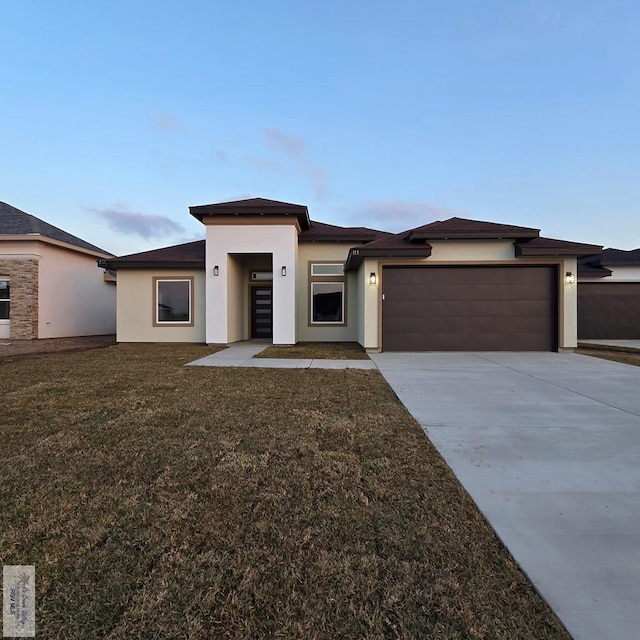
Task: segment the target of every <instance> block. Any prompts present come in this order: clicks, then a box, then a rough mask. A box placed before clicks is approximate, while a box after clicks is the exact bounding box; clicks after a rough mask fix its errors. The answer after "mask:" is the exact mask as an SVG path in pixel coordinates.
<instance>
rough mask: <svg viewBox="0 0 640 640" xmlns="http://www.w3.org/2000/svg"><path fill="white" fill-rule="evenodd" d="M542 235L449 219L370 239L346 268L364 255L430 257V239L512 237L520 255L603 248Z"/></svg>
mask: <svg viewBox="0 0 640 640" xmlns="http://www.w3.org/2000/svg"><path fill="white" fill-rule="evenodd" d="M539 234H540V231H539V230H538V229H531V228H529V227H517V226H514V225H509V224H499V223H495V222H484V221H481V220H467V219H465V218H450V219H449V220H444V221H438V222H432V223H430V224H426V225H424V226H422V227H416V228H415V229H409V230H408V231H402V232H401V233H396V234H395V235H391V236H388V237H385V238H381V239H379V240H375V241H373V242H369V243H368V244H367V245H365V246H364V247H362V248H358V249H351V250H350V251H349V257H348V258H347V263H346V265H345V270H347V271H350V270H353V269H357V268H358V267H359V266H360V263H361V262H362V260H363V258H367V257H372V258H383V257H387V258H392V257H393V258H396V257H413V258H428V257H429V256H430V255H431V248H432V247H431V245H430V244H429V243H428V242H427V241H428V240H471V239H474V240H482V239H487V240H491V239H500V238H505V239H513V240H515V241H516V255H518V256H560V255H575V256H583V255H593V254H597V253H599V252H600V251H601V250H602V247H601V246H599V245H592V244H582V243H578V242H568V241H565V240H555V239H553V238H541V237H540V236H539Z"/></svg>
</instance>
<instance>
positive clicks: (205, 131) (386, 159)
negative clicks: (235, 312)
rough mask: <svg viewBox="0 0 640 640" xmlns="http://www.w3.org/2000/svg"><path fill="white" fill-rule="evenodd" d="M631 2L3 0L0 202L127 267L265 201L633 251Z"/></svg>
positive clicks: (637, 65)
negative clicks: (129, 259)
mask: <svg viewBox="0 0 640 640" xmlns="http://www.w3.org/2000/svg"><path fill="white" fill-rule="evenodd" d="M639 33H640V3H638V2H637V0H623V1H618V0H608V1H607V2H602V1H600V0H599V1H589V0H583V1H580V2H579V1H574V0H522V1H519V0H451V1H450V2H436V1H427V0H415V1H414V0H394V2H379V1H377V0H369V1H368V2H365V1H364V0H361V1H360V2H356V1H349V0H340V1H335V0H322V1H315V0H313V1H307V2H305V1H300V0H298V1H297V2H293V1H290V0H280V1H270V0H263V1H260V2H259V1H257V0H252V1H251V2H248V1H246V0H235V1H234V2H222V1H219V2H216V1H209V2H205V1H195V0H182V2H167V1H164V0H154V1H153V2H150V1H147V0H138V1H136V0H128V1H127V2H122V1H120V0H105V1H104V2H86V1H83V2H75V1H66V0H58V1H57V2H50V1H49V0H39V1H35V0H4V2H3V3H2V5H1V7H0V82H1V85H0V86H1V87H2V99H0V127H1V141H2V144H1V147H0V148H1V149H2V153H1V154H0V200H3V201H5V202H8V203H10V204H12V205H14V206H16V207H18V208H20V209H23V210H25V211H27V212H29V213H32V214H34V215H36V216H38V217H41V218H43V219H45V220H47V221H48V222H50V223H52V224H55V225H57V226H60V227H62V228H64V229H65V230H67V231H69V232H71V233H74V234H76V235H79V236H80V237H82V238H84V239H86V240H88V241H90V242H93V243H95V244H97V245H99V246H102V247H104V248H105V249H107V250H109V251H111V252H113V253H116V254H124V253H129V252H134V251H141V250H146V249H150V248H154V247H159V246H166V245H169V244H175V243H178V242H183V241H189V240H192V239H196V238H199V237H203V231H202V227H201V225H200V224H199V223H198V222H197V221H196V220H194V219H192V218H191V216H189V214H188V206H189V205H196V204H206V203H210V202H220V201H226V200H232V199H237V198H243V197H252V196H261V197H265V198H273V199H277V200H285V201H288V202H295V203H301V204H306V205H307V206H308V207H309V210H310V213H311V216H312V218H314V219H317V220H320V221H324V222H330V223H333V224H343V225H365V226H371V227H377V228H380V229H386V230H390V231H400V230H402V229H405V228H409V227H412V226H418V225H420V224H425V223H427V222H431V221H433V220H437V219H445V218H448V217H451V216H452V215H458V216H462V217H469V218H476V219H480V220H490V221H496V222H505V223H510V224H521V225H525V226H535V227H539V228H541V229H542V232H543V234H544V235H547V236H550V237H558V238H563V239H568V240H576V241H584V242H593V243H597V244H603V245H605V246H614V247H618V248H623V249H631V248H636V247H640V215H639V214H640V37H638V34H639Z"/></svg>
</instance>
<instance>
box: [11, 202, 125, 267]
mask: <svg viewBox="0 0 640 640" xmlns="http://www.w3.org/2000/svg"><path fill="white" fill-rule="evenodd" d="M22 235H40V236H43V237H45V238H51V239H52V240H59V241H60V242H66V243H67V244H72V245H74V246H76V247H80V248H82V249H87V250H89V251H95V252H96V253H101V254H103V255H106V256H110V255H113V254H111V253H109V252H108V251H105V250H104V249H101V248H100V247H96V246H95V245H93V244H90V243H89V242H85V241H84V240H82V239H80V238H78V237H77V236H74V235H72V234H70V233H67V232H66V231H63V230H62V229H59V228H58V227H54V226H53V225H52V224H49V223H48V222H45V221H44V220H40V218H36V217H35V216H32V215H31V214H30V213H25V212H24V211H20V209H16V208H15V207H12V206H11V205H10V204H7V203H6V202H0V236H22Z"/></svg>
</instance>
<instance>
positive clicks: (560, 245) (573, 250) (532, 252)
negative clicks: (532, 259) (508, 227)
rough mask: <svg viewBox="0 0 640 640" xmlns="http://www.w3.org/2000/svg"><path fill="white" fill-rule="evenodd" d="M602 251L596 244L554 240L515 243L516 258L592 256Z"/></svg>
mask: <svg viewBox="0 0 640 640" xmlns="http://www.w3.org/2000/svg"><path fill="white" fill-rule="evenodd" d="M601 251H602V246H601V245H598V244H585V243H583V242H570V241H569V240H556V239H555V238H540V237H539V238H532V239H531V240H527V241H526V242H517V243H516V255H517V256H579V257H582V256H593V255H596V254H599V253H600V252H601Z"/></svg>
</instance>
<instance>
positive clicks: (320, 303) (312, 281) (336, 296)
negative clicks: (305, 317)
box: [309, 262, 346, 325]
mask: <svg viewBox="0 0 640 640" xmlns="http://www.w3.org/2000/svg"><path fill="white" fill-rule="evenodd" d="M345 287H346V283H345V277H344V265H343V264H342V263H322V262H316V263H312V264H310V266H309V289H310V291H309V324H310V325H344V324H346V319H345V315H346V314H345Z"/></svg>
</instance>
